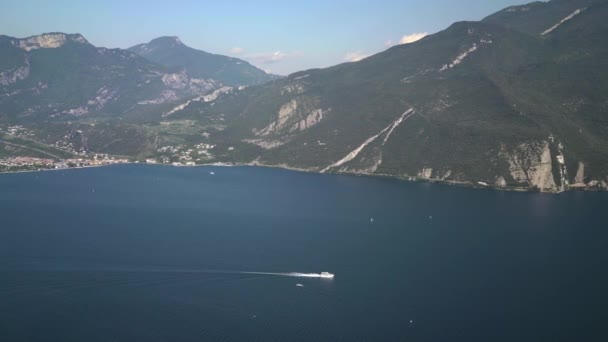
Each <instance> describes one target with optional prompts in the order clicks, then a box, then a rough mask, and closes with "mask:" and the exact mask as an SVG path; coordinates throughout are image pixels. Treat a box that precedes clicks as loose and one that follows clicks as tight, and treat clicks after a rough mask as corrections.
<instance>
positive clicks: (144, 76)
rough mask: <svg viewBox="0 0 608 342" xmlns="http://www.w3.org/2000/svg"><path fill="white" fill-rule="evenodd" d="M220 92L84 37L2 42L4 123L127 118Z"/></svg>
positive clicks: (212, 84)
mask: <svg viewBox="0 0 608 342" xmlns="http://www.w3.org/2000/svg"><path fill="white" fill-rule="evenodd" d="M219 86H220V82H218V81H217V80H214V79H205V78H199V77H194V76H191V75H189V74H187V73H185V72H183V71H173V70H170V69H169V68H166V67H163V66H160V65H158V64H156V63H153V62H150V61H149V60H147V59H145V58H143V57H141V56H139V55H137V54H135V53H133V52H130V51H127V50H121V49H106V48H98V47H95V46H93V45H91V44H90V43H89V42H88V41H87V40H86V39H85V38H84V37H82V36H81V35H79V34H65V33H46V34H42V35H39V36H33V37H28V38H24V39H18V38H13V37H8V36H0V120H2V119H11V120H17V121H23V120H30V121H32V120H34V121H35V120H40V119H48V118H64V117H70V118H74V117H79V116H90V115H93V114H106V115H110V116H122V115H126V114H128V113H132V112H137V111H140V110H142V108H144V107H150V106H156V105H161V104H163V103H169V102H173V101H177V100H179V99H182V98H184V97H189V96H193V95H200V94H204V93H207V92H209V91H212V90H214V89H216V88H218V87H219Z"/></svg>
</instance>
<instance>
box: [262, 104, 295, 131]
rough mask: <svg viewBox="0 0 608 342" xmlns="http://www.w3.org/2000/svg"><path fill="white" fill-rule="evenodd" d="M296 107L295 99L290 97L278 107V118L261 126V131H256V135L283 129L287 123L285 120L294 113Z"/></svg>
mask: <svg viewBox="0 0 608 342" xmlns="http://www.w3.org/2000/svg"><path fill="white" fill-rule="evenodd" d="M297 109H298V101H297V100H296V99H292V100H291V101H289V102H287V103H286V104H284V105H283V106H281V108H280V109H279V112H278V113H277V114H278V119H277V120H276V121H273V122H271V123H270V124H269V125H268V126H266V127H265V128H263V129H262V130H261V131H259V132H257V133H256V135H258V136H267V135H269V134H271V133H276V132H278V131H280V130H282V129H284V128H285V127H286V125H287V121H289V119H290V118H291V117H292V116H293V115H294V114H295V113H296V110H297Z"/></svg>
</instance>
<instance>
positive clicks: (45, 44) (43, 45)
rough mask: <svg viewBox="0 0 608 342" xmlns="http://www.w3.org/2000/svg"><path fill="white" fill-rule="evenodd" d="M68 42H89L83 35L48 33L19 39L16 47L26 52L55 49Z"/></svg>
mask: <svg viewBox="0 0 608 342" xmlns="http://www.w3.org/2000/svg"><path fill="white" fill-rule="evenodd" d="M68 40H69V41H73V42H77V43H87V40H86V39H84V37H82V36H81V35H69V36H68V35H67V34H65V33H46V34H41V35H39V36H33V37H29V38H24V39H19V40H18V41H17V44H16V45H17V46H18V47H20V48H22V49H24V50H25V51H31V50H36V49H54V48H58V47H60V46H63V44H65V43H66V42H67V41H68Z"/></svg>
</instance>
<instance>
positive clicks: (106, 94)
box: [87, 87, 118, 110]
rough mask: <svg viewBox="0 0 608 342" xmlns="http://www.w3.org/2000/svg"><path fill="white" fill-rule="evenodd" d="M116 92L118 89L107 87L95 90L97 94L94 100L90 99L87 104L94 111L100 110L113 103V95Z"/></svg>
mask: <svg viewBox="0 0 608 342" xmlns="http://www.w3.org/2000/svg"><path fill="white" fill-rule="evenodd" d="M117 92H118V89H110V88H108V87H101V88H99V90H97V94H96V96H95V98H93V99H90V100H89V101H88V102H87V105H88V106H89V107H92V108H93V109H94V110H101V109H102V108H103V107H104V106H105V105H106V104H108V103H110V102H112V101H114V100H115V99H116V98H118V97H116V98H115V95H116V93H117Z"/></svg>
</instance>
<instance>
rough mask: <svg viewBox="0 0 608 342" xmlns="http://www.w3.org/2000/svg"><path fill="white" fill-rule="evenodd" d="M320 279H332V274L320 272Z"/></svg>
mask: <svg viewBox="0 0 608 342" xmlns="http://www.w3.org/2000/svg"><path fill="white" fill-rule="evenodd" d="M321 278H327V279H333V278H334V274H333V273H329V272H321Z"/></svg>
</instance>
